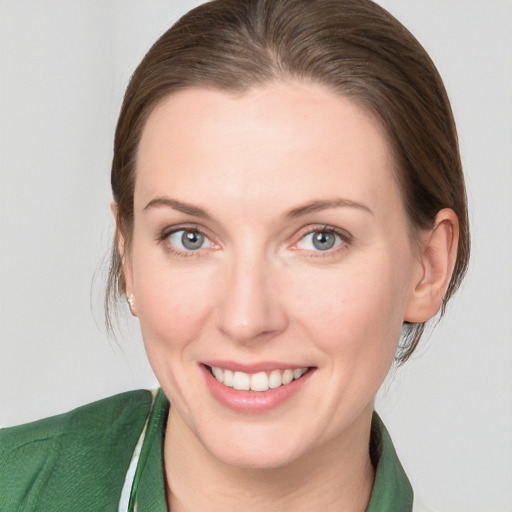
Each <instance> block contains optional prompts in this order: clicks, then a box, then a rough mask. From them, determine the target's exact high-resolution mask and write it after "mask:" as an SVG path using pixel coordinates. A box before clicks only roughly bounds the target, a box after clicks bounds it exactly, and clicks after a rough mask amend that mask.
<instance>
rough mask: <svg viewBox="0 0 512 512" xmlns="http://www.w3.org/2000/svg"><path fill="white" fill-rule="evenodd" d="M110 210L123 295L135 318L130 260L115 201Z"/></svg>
mask: <svg viewBox="0 0 512 512" xmlns="http://www.w3.org/2000/svg"><path fill="white" fill-rule="evenodd" d="M110 210H111V211H112V215H113V216H114V221H115V223H116V234H115V238H114V240H115V248H116V251H117V256H118V258H119V263H120V266H121V269H122V273H123V274H122V277H123V281H122V283H123V285H124V286H123V287H124V293H125V295H126V297H127V302H128V307H129V309H130V313H131V314H132V315H133V316H137V310H136V308H135V297H134V295H133V272H132V267H131V264H130V260H129V257H128V255H127V254H126V244H125V238H124V236H123V234H122V229H121V225H120V220H119V214H118V205H117V203H116V202H115V201H112V203H111V204H110Z"/></svg>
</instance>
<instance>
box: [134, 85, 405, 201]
mask: <svg viewBox="0 0 512 512" xmlns="http://www.w3.org/2000/svg"><path fill="white" fill-rule="evenodd" d="M393 166H394V164H393V159H392V156H391V150H390V146H389V144H388V142H387V138H386V134H385V132H384V130H383V128H382V126H381V124H380V123H379V122H378V121H377V120H376V119H375V118H374V117H373V116H372V115H371V114H369V113H368V112H366V111H365V110H363V109H362V108H360V107H359V106H357V105H356V104H355V103H353V102H352V101H350V100H349V99H347V98H345V97H343V96H340V95H337V94H335V93H333V92H331V91H329V90H328V89H326V88H324V87H323V86H320V85H317V84H302V83H279V84H273V85H270V86H267V87H264V88H258V89H252V90H249V91H246V92H244V93H242V94H236V95H235V94H231V93H227V92H225V91H218V90H212V89H201V88H190V89H186V90H184V91H181V92H179V93H176V94H174V95H171V96H169V97H167V98H166V99H165V100H163V101H162V102H161V103H160V104H159V105H158V106H157V107H156V108H155V110H154V111H153V112H152V113H151V115H150V116H149V118H148V120H147V122H146V125H145V127H144V130H143V133H142V137H141V141H140V146H139V151H138V159H137V179H136V190H135V195H136V198H135V199H136V202H137V201H139V200H146V199H147V200H150V199H151V197H152V196H156V195H161V194H169V195H175V194H184V195H187V197H188V198H189V199H191V200H194V199H195V196H197V200H198V201H200V202H201V201H204V199H205V198H204V197H200V196H201V194H202V191H201V188H202V187H206V188H208V191H209V192H210V193H211V192H212V191H215V193H216V194H218V196H219V199H220V198H221V197H222V199H223V200H224V199H226V200H230V201H234V200H235V199H237V198H239V199H240V200H241V201H243V202H244V203H245V204H249V203H250V202H251V201H252V200H255V201H257V200H258V199H259V198H261V197H262V196H265V198H266V200H268V201H273V200H280V201H281V202H283V201H284V202H290V203H291V205H293V204H292V203H293V202H294V201H296V202H299V201H304V200H308V199H311V198H312V197H313V196H322V197H325V196H326V195H329V194H331V195H340V196H343V197H345V196H347V199H350V200H354V201H369V202H371V203H373V204H374V205H375V206H377V205H378V203H379V202H381V201H382V200H383V199H389V194H392V195H394V196H395V199H396V198H397V197H399V195H398V190H397V187H396V183H395V180H394V171H393ZM202 195H203V196H204V194H202ZM386 195H387V196H388V197H387V198H386ZM224 196H225V197H224ZM315 198H316V197H315ZM284 206H285V205H283V207H284Z"/></svg>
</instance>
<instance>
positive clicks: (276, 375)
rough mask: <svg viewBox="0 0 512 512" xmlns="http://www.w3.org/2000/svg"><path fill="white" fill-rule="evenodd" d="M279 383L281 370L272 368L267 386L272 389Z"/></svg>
mask: <svg viewBox="0 0 512 512" xmlns="http://www.w3.org/2000/svg"><path fill="white" fill-rule="evenodd" d="M281 384H282V381H281V372H280V371H279V370H272V371H271V372H270V375H269V377H268V387H269V388H272V389H274V388H278V387H279V386H280V385H281Z"/></svg>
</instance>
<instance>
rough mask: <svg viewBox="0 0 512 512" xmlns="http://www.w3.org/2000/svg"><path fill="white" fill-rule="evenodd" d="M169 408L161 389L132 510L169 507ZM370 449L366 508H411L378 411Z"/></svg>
mask: <svg viewBox="0 0 512 512" xmlns="http://www.w3.org/2000/svg"><path fill="white" fill-rule="evenodd" d="M168 412H169V402H168V400H167V398H166V397H165V395H164V393H163V391H162V390H161V389H159V390H158V394H157V396H156V399H155V404H154V406H153V410H152V411H151V414H150V417H149V421H148V427H147V433H146V437H145V439H144V443H143V445H142V449H141V454H140V459H139V463H138V465H137V470H136V472H135V478H134V482H133V487H132V492H131V498H130V506H129V507H128V510H129V512H132V511H133V510H134V508H133V507H134V503H135V502H137V508H138V510H152V511H154V512H167V510H168V509H167V503H166V498H165V482H164V468H163V440H164V432H165V426H166V421H167V415H168ZM370 453H371V457H372V462H373V464H374V466H375V467H376V471H375V483H374V485H373V490H372V495H371V498H370V504H369V505H368V508H367V509H366V512H385V511H392V512H411V510H412V502H413V492H412V488H411V484H410V483H409V480H408V479H407V476H406V474H405V472H404V470H403V468H402V465H401V464H400V461H399V460H398V457H397V454H396V452H395V449H394V448H393V443H392V441H391V437H390V436H389V433H388V431H387V430H386V427H385V426H384V424H383V423H382V420H381V419H380V417H379V415H378V414H377V413H376V412H375V413H374V414H373V420H372V433H371V441H370Z"/></svg>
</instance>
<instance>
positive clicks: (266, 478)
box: [164, 407, 374, 512]
mask: <svg viewBox="0 0 512 512" xmlns="http://www.w3.org/2000/svg"><path fill="white" fill-rule="evenodd" d="M355 423H356V424H354V425H352V426H351V427H350V428H349V429H348V431H346V432H344V433H343V435H341V436H339V437H337V438H335V439H332V440H331V441H329V442H327V443H324V444H323V445H321V446H318V447H316V448H315V449H314V450H311V451H309V452H308V453H306V454H304V455H302V456H301V457H299V458H297V459H296V460H294V461H293V462H291V463H289V464H286V465H284V466H281V467H277V468H270V469H269V468H265V469H259V468H258V469H254V468H240V467H234V466H230V465H227V464H225V463H223V462H222V461H220V460H219V459H217V458H216V457H214V456H213V455H212V454H211V453H209V452H208V451H207V450H206V448H205V447H204V445H203V444H202V443H201V442H200V440H199V439H198V438H197V437H196V435H195V434H194V433H193V432H192V431H191V430H190V429H189V428H188V427H187V425H185V424H184V422H183V421H182V420H181V418H180V417H179V415H178V414H176V413H175V412H174V411H173V409H172V407H171V411H170V413H169V421H168V423H167V431H166V436H165V444H164V461H165V472H166V480H167V498H168V503H169V505H170V510H172V512H191V511H197V510H208V511H211V512H220V511H225V510H244V511H245V512H253V511H254V512H256V511H258V512H259V511H260V510H266V511H268V512H274V511H275V512H277V511H282V510H287V507H293V508H292V510H322V511H323V512H331V511H333V512H334V511H336V512H339V511H340V510H343V511H347V512H363V511H365V510H366V507H367V505H368V502H369V500H370V495H371V490H372V486H373V481H374V469H373V467H372V464H371V462H370V456H369V449H368V446H369V439H370V426H371V410H370V411H369V415H368V412H366V413H365V414H363V415H362V417H361V418H359V419H358V420H357V421H356V422H355Z"/></svg>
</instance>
